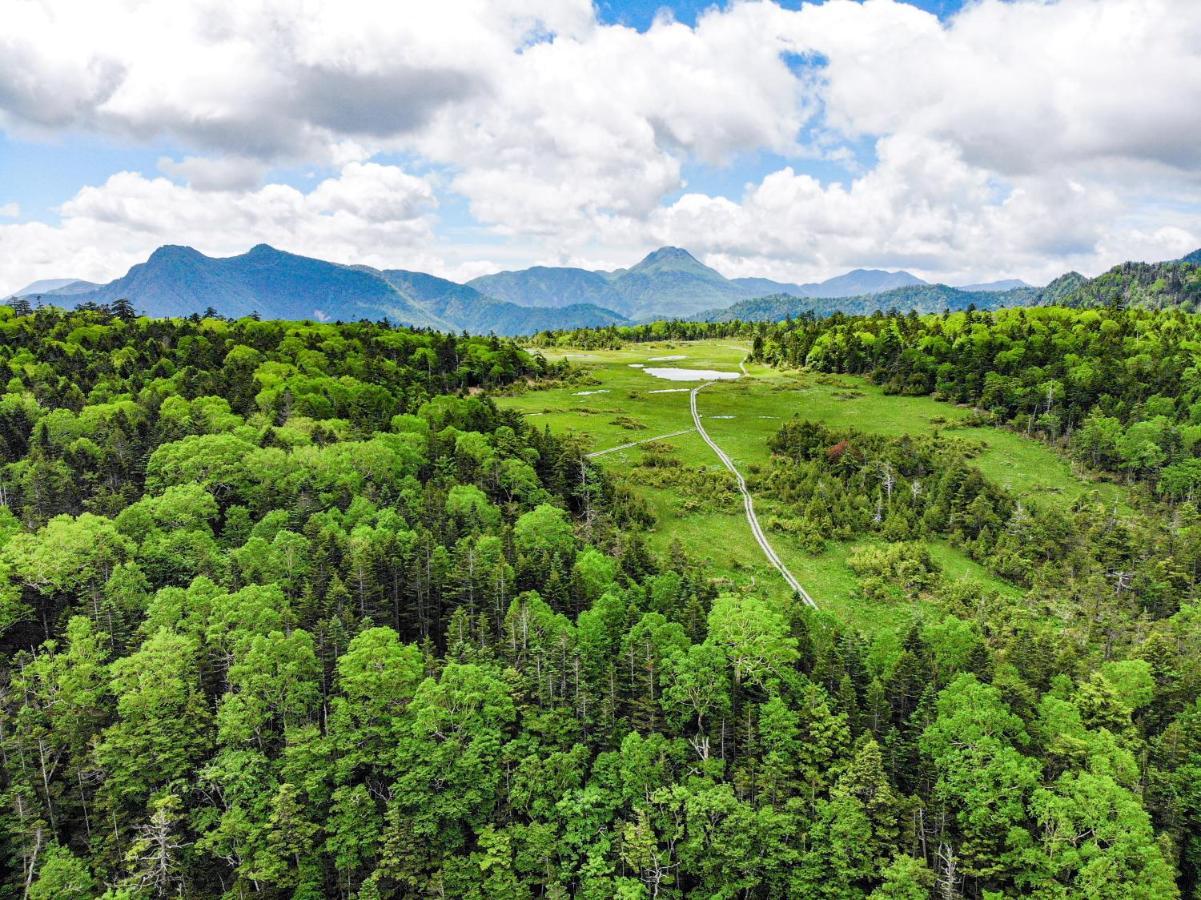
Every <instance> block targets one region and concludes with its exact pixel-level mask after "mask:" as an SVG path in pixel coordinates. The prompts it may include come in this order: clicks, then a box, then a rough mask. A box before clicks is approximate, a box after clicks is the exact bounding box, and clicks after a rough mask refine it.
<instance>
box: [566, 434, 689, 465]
mask: <svg viewBox="0 0 1201 900" xmlns="http://www.w3.org/2000/svg"><path fill="white" fill-rule="evenodd" d="M695 430H696V429H695V428H685V429H683V430H682V431H673V432H672V433H671V434H656V435H655V436H654V437H648V438H643V439H642V440H640V441H630V442H629V443H628V444H619V445H618V446H616V447H610V448H609V449H608V450H597V451H595V452H593V453H585V454H584V455H585V456H586V457H588V459H596V458H597V457H598V456H604V455H605V454H606V453H616V452H617V451H618V450H629V449H630V448H631V447H637V446H638V445H639V444H649V443H650V442H651V441H662V440H666V439H667V438H669V437H679V436H680V435H681V434H688V432H690V431H695Z"/></svg>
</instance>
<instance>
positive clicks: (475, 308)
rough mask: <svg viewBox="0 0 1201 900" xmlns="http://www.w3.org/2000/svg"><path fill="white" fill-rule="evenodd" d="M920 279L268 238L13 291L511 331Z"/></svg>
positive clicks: (145, 308) (665, 252) (61, 298)
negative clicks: (778, 273)
mask: <svg viewBox="0 0 1201 900" xmlns="http://www.w3.org/2000/svg"><path fill="white" fill-rule="evenodd" d="M924 283H925V282H923V281H921V279H919V278H917V277H916V276H914V275H911V274H909V273H908V272H885V271H879V270H872V269H856V270H855V271H853V272H848V273H847V274H845V275H840V276H838V277H837V278H832V279H830V280H828V281H825V282H821V283H815V284H804V285H798V284H785V283H782V282H777V281H772V280H770V279H766V278H736V279H729V278H726V277H725V276H723V275H722V274H721V273H720V272H718V271H717V270H716V269H713V268H711V267H709V266H706V265H705V264H704V263H702V262H700V260H698V259H696V257H694V256H693V255H692V254H691V253H689V252H688V251H687V250H682V249H680V248H678V247H662V248H660V249H658V250H655V251H654V252H653V253H650V254H648V255H647V256H646V257H645V258H644V259H642V260H641V261H639V262H638V263H637V264H635V265H633V266H631V267H629V268H628V269H616V270H614V271H608V272H605V271H589V270H587V269H578V268H568V267H549V266H535V267H533V268H529V269H523V270H521V271H514V272H499V273H497V274H495V275H486V276H483V277H481V278H476V279H473V280H472V281H470V282H468V283H466V284H459V283H457V282H454V281H449V280H447V279H444V278H438V277H436V276H433V275H428V274H426V273H424V272H412V271H407V270H404V269H374V268H371V267H369V266H345V265H339V264H337V263H331V262H327V261H325V260H320V259H314V258H311V257H306V256H298V255H296V254H293V253H286V252H284V251H281V250H276V249H275V248H273V247H269V246H267V245H266V244H260V245H258V246H256V247H254V248H252V249H251V250H250V251H248V252H247V253H243V254H241V255H239V256H231V257H224V258H215V257H210V256H206V255H204V254H203V253H201V252H200V251H198V250H194V249H193V248H191V247H181V246H174V245H168V246H164V247H160V248H159V249H158V250H156V251H154V253H152V254H151V255H150V257H149V258H148V259H147V260H146V262H144V263H139V264H138V265H135V266H134V267H133V268H131V269H130V270H129V271H128V272H127V273H126V274H125V275H123V276H122V277H120V278H118V279H116V280H114V281H111V282H109V283H108V284H103V285H100V284H93V283H91V282H87V281H81V280H77V279H46V280H43V281H39V282H35V283H34V284H32V285H29V286H28V287H26V288H24V289H22V290H21V291H18V292H17V293H16V295H15V296H22V297H27V298H36V299H40V300H41V301H43V302H50V303H54V302H59V303H62V304H64V305H66V304H69V305H78V304H81V303H96V304H107V303H112V302H113V301H114V300H117V299H119V298H125V299H127V300H129V301H130V303H132V304H133V306H134V307H135V308H136V309H138V310H140V311H142V312H145V313H147V314H149V315H154V316H185V315H190V314H191V313H194V312H199V311H202V310H204V309H207V308H210V307H211V308H213V309H215V310H217V311H218V312H220V313H222V314H223V315H227V316H233V317H238V316H244V315H249V314H250V313H252V312H253V313H258V314H259V315H261V316H263V317H267V318H280V319H306V318H307V319H330V320H333V319H338V320H353V319H360V318H371V319H380V318H383V317H385V316H386V317H387V318H389V319H390V320H391V321H393V322H396V323H398V324H403V325H412V326H416V327H428V328H437V329H442V330H450V331H460V330H465V331H471V332H476V333H480V332H483V333H487V332H496V333H498V334H510V335H511V334H529V333H531V332H535V331H542V330H545V329H551V328H583V327H595V326H600V325H609V324H616V323H621V322H627V321H636V320H646V319H653V318H685V317H688V316H692V315H695V314H697V313H700V312H702V311H704V310H709V309H713V308H715V307H722V308H724V307H727V306H730V305H732V304H735V303H738V302H740V301H743V300H746V299H748V298H751V297H758V296H762V295H763V294H765V293H772V294H789V295H792V296H798V297H800V296H831V297H842V296H854V295H862V294H870V293H873V292H876V291H882V290H889V289H891V288H895V287H898V286H901V285H921V284H924ZM68 298H69V299H68Z"/></svg>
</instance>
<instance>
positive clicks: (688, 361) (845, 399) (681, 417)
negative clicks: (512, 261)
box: [497, 340, 1122, 630]
mask: <svg viewBox="0 0 1201 900" xmlns="http://www.w3.org/2000/svg"><path fill="white" fill-rule="evenodd" d="M747 349H748V348H747V346H746V345H745V344H740V343H739V342H737V341H732V340H731V341H720V340H718V341H698V342H666V343H652V344H633V345H629V346H627V347H625V348H623V349H621V350H610V351H602V350H590V351H583V350H581V351H575V350H553V351H543V352H544V353H545V355H546V356H547V357H548V358H551V359H567V360H569V361H570V362H572V363H574V364H576V365H577V366H579V367H581V368H582V369H583V370H584V371H585V373H586V377H584V378H582V379H580V380H578V381H576V382H575V383H573V384H571V385H567V386H555V387H553V388H548V389H537V388H535V389H528V390H525V391H523V392H520V393H515V394H511V395H507V396H500V397H498V398H497V402H498V403H499V404H500V405H501V406H503V407H507V408H512V409H517V410H520V411H521V412H523V413H525V414H526V415H527V416H530V417H532V421H533V423H534V424H536V425H538V426H539V427H542V426H548V427H549V428H550V429H551V430H552V431H553V432H556V433H559V434H568V433H571V434H575V435H577V436H579V438H580V439H581V440H583V441H585V442H586V443H587V444H588V446H589V447H590V449H591V450H592V451H593V452H598V453H601V454H602V455H600V456H599V457H598V458H597V459H598V462H599V463H601V464H602V465H603V466H604V467H605V469H606V470H607V471H608V472H610V473H611V474H613V475H614V476H615V477H616V478H618V479H619V480H620V481H622V482H623V483H624V484H626V485H627V486H628V487H629V488H630V489H631V490H633V491H634V493H636V494H637V495H638V496H639V497H641V498H642V499H644V500H645V501H646V502H647V503H648V504H649V505H650V506H651V508H652V509H653V510H654V512H655V514H656V517H657V520H658V521H657V524H656V527H655V528H654V529H653V531H652V533H651V534H650V535H649V541H650V544H651V546H652V547H654V548H655V549H658V550H665V549H667V548H668V547H669V546H670V545H671V543H672V542H673V541H675V540H679V541H680V542H681V543H682V544H683V545H684V546H686V547H688V548H689V552H690V553H692V554H693V555H698V556H701V557H702V558H706V559H707V560H708V562H709V563H710V564H711V565H712V566H713V568H714V569H715V570H716V571H717V572H718V573H719V575H720V576H721V577H723V578H725V579H728V581H729V582H730V584H731V585H732V586H733V587H736V588H739V589H753V590H755V591H756V592H758V593H760V594H763V595H765V596H769V597H783V596H784V595H785V594H786V592H787V588H786V586H785V585H784V582H783V580H782V579H781V578H780V576H779V574H778V573H777V572H776V571H775V570H774V569H772V568H771V566H770V565H769V564H768V563H767V561H766V559H764V557H763V553H762V551H761V550H760V548H759V546H758V545H757V544H756V543H755V540H754V538H753V537H752V535H751V532H750V528H749V527H748V525H747V523H746V520H745V518H744V516H743V512H742V504H741V501H740V500H739V499H738V497H737V494H735V493H733V492H718V499H714V496H713V495H711V494H709V495H707V496H688V495H687V492H681V491H680V490H679V489H678V488H674V487H656V486H655V485H653V484H650V483H648V479H647V477H646V475H645V473H646V471H647V470H645V469H643V468H640V467H639V466H638V463H639V461H640V460H641V459H643V457H644V456H645V454H646V450H647V448H646V447H645V446H643V445H639V446H634V447H630V448H628V449H623V450H616V451H614V452H608V453H605V452H603V451H607V450H610V449H611V448H615V447H620V446H621V445H624V444H629V443H631V442H634V441H647V440H648V439H651V438H657V437H658V436H660V435H670V434H672V433H673V432H680V431H683V430H685V429H691V428H692V417H691V414H690V412H689V393H688V392H689V390H690V389H691V388H693V387H695V386H696V384H697V383H698V382H676V381H669V380H665V379H662V378H657V377H654V376H652V375H651V374H648V373H647V372H646V371H644V368H642V367H679V368H688V369H714V370H718V371H723V372H731V373H734V372H739V364H740V362H741V361H742V360H743V359H744V358H745V356H746V353H747ZM662 357H683V359H674V360H673V359H662ZM745 371H746V372H747V374H746V375H745V376H744V377H741V378H739V379H738V380H736V381H718V382H716V383H714V384H711V385H709V386H708V387H706V388H704V389H703V390H702V391H701V392H700V393H699V395H698V409H699V411H700V414H701V416H702V420H703V421H704V424H705V428H706V429H707V430H708V432H709V434H710V436H711V437H712V438H713V439H714V440H715V441H716V442H717V443H718V444H719V445H721V447H722V448H723V449H724V450H725V451H726V453H728V454H729V455H730V457H731V458H732V459H733V460H734V462H735V464H736V465H737V466H738V467H739V469H740V470H742V472H743V473H744V474H747V475H749V474H751V473H752V472H754V471H755V468H756V467H757V466H760V465H762V464H764V463H766V462H767V460H768V458H769V456H770V452H769V450H768V441H769V439H770V438H771V436H772V435H773V434H774V433H775V432H776V431H777V429H779V427H780V425H781V424H782V422H783V421H784V420H786V419H788V418H791V417H793V416H797V417H801V418H805V419H811V420H815V421H820V422H823V423H825V424H826V425H828V426H830V427H834V428H838V427H854V428H858V429H861V430H863V431H870V432H878V433H883V434H888V435H899V434H904V433H921V432H933V431H936V430H939V429H953V431H954V433H955V434H956V436H958V437H961V438H963V439H965V440H970V441H974V442H977V443H979V444H980V446H981V450H980V453H979V454H978V456H976V458H975V460H974V461H975V463H976V465H978V466H979V468H980V469H981V471H982V472H984V474H985V475H986V476H987V477H988V478H990V479H991V480H993V481H995V482H996V483H998V484H1000V485H1002V486H1004V487H1005V488H1006V489H1008V490H1009V491H1011V492H1012V493H1013V494H1015V495H1017V496H1018V497H1020V498H1022V499H1023V501H1025V502H1027V503H1030V504H1056V505H1064V506H1066V505H1070V504H1071V503H1072V502H1074V501H1075V500H1077V499H1078V498H1080V497H1082V496H1084V495H1087V494H1089V493H1091V492H1096V493H1097V495H1098V496H1101V497H1103V498H1104V499H1105V500H1106V501H1107V502H1113V503H1115V504H1121V502H1122V500H1121V497H1122V495H1121V489H1120V488H1118V487H1117V486H1116V485H1113V484H1109V483H1103V482H1093V481H1089V480H1086V479H1085V478H1083V477H1081V476H1080V475H1078V474H1077V473H1075V472H1073V470H1072V466H1071V465H1070V463H1069V462H1068V461H1067V460H1066V459H1064V458H1063V457H1062V456H1060V455H1059V454H1058V453H1056V452H1055V451H1054V450H1052V449H1050V448H1048V447H1046V446H1045V445H1043V444H1041V443H1039V442H1037V441H1035V440H1031V439H1028V438H1025V437H1023V436H1022V435H1019V434H1015V433H1012V432H1008V431H1004V430H1001V429H997V428H989V427H985V428H979V427H967V426H963V425H962V423H963V422H964V420H966V419H967V418H968V416H969V414H970V412H969V410H967V409H963V408H959V407H956V406H954V405H952V404H949V403H942V402H939V401H937V400H934V399H932V398H929V397H898V396H889V395H885V394H884V393H883V391H881V390H880V389H879V388H878V387H876V386H875V385H872V384H871V383H869V382H867V381H865V380H863V379H860V378H855V377H849V376H843V375H836V376H832V375H823V374H819V373H811V372H801V371H780V370H777V369H773V368H771V367H768V366H762V365H756V364H746V365H745ZM651 449H653V450H654V451H655V452H656V453H657V454H663V455H668V456H671V457H674V458H676V459H678V460H679V462H680V463H681V464H682V465H684V466H689V467H698V466H699V467H703V468H705V469H706V470H709V471H711V472H713V473H715V477H716V478H720V479H724V478H728V476H727V475H725V470H724V469H723V468H722V466H721V463H720V462H719V461H718V459H717V458H716V456H715V455H714V454H713V452H712V450H710V449H709V448H708V447H707V446H706V445H705V443H704V442H703V441H702V440H701V438H700V436H699V435H698V434H696V432H695V431H689V432H688V433H685V434H676V435H674V436H671V437H667V438H664V439H662V440H656V441H654V442H653V444H652V447H651ZM730 481H731V483H732V479H730ZM701 493H705V494H708V492H707V491H701ZM755 506H756V510H757V511H758V514H759V519H760V521H761V523H762V524H763V526H764V527H765V529H767V531H768V536H769V539H770V540H771V542H772V545H773V546H774V547H775V549H776V551H777V552H778V553H779V554H780V556H781V558H782V559H783V560H784V561H785V563H786V564H787V565H788V567H789V568H790V569H791V570H792V572H793V573H794V574H795V575H796V576H797V578H798V579H799V580H800V581H801V583H802V584H804V585H805V587H806V589H807V590H808V591H809V592H810V594H812V595H813V597H814V599H815V600H816V601H817V603H818V605H819V606H821V607H822V608H824V609H828V610H830V611H831V612H834V613H836V614H837V615H839V616H840V617H842V618H843V619H845V620H846V621H849V622H851V623H853V624H855V625H857V626H859V627H861V628H866V629H870V630H875V629H877V628H879V627H881V626H884V625H888V624H890V623H894V622H895V621H898V620H899V619H901V618H902V617H904V616H905V615H907V614H908V610H905V609H898V608H896V607H888V608H881V607H880V605H879V604H867V603H865V602H864V601H863V600H862V599H860V598H858V597H857V592H856V577H855V575H854V573H852V572H851V570H850V569H849V568H848V567H847V564H846V558H847V556H848V554H849V553H850V552H851V551H852V550H853V549H854V547H855V546H856V544H831V545H829V546H828V547H827V548H826V549H825V550H824V551H823V552H821V553H819V554H811V553H808V552H806V551H805V550H803V549H802V548H801V547H800V546H798V545H797V543H796V542H795V541H794V540H792V539H791V538H790V536H789V535H788V534H786V533H781V532H779V531H775V530H773V529H772V528H771V527H770V523H771V521H772V519H773V517H774V516H775V515H776V514H778V513H780V514H782V513H783V512H784V511H783V510H781V509H778V508H777V507H776V504H774V503H773V502H772V499H771V498H770V497H768V496H762V495H756V496H755ZM931 552H932V553H933V555H934V557H935V559H936V560H937V561H938V563H939V564H940V566H941V567H942V569H943V571H944V572H945V573H946V574H948V575H949V576H950V577H952V578H970V579H974V580H975V581H976V582H978V583H980V584H981V585H982V586H984V587H985V588H986V589H988V590H1001V591H1016V590H1017V588H1015V587H1013V586H1012V585H1008V584H1006V583H1005V582H1002V581H1000V580H998V579H996V578H995V577H993V576H991V575H990V574H989V573H988V572H987V571H985V570H984V569H983V568H982V567H980V566H979V565H977V564H976V563H975V562H973V561H972V560H970V559H968V558H967V557H966V556H965V555H964V554H963V553H961V552H960V551H958V550H956V549H955V548H953V547H951V546H949V545H947V544H945V543H935V544H932V546H931Z"/></svg>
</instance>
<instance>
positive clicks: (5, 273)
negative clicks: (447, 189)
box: [0, 163, 438, 285]
mask: <svg viewBox="0 0 1201 900" xmlns="http://www.w3.org/2000/svg"><path fill="white" fill-rule="evenodd" d="M435 206H436V198H435V196H434V191H433V188H432V187H431V185H430V184H429V182H428V181H426V180H425V179H422V178H418V177H416V176H413V175H410V174H408V173H406V172H404V171H402V170H401V169H400V168H398V167H396V166H383V165H378V164H375V163H350V164H348V165H346V166H345V167H343V168H342V170H341V172H340V173H339V174H338V175H337V176H336V177H332V178H328V179H326V180H324V181H322V182H321V183H320V184H318V185H317V186H316V187H315V188H313V190H311V191H309V192H308V193H305V192H302V191H300V190H297V189H296V188H294V187H291V186H289V185H284V184H267V185H264V186H262V187H260V188H256V189H253V190H200V189H198V188H195V187H191V186H188V185H180V184H177V183H175V182H173V181H170V180H168V179H167V178H163V177H157V178H147V177H145V176H143V175H141V174H138V173H135V172H119V173H117V174H115V175H113V176H111V177H110V178H109V179H108V180H107V181H106V182H105V183H104V184H102V185H98V186H94V187H85V188H83V189H82V190H80V191H79V193H78V194H76V195H75V196H74V197H73V198H71V199H70V200H69V201H68V202H66V203H64V204H63V205H62V207H61V210H60V214H61V219H62V221H61V223H60V224H58V225H48V224H45V223H40V222H30V223H21V224H10V225H0V285H17V284H19V283H21V282H23V281H29V280H31V279H32V278H37V277H49V276H50V275H51V274H52V273H55V272H63V271H70V272H73V273H78V277H82V278H88V279H99V280H109V279H111V278H113V277H115V276H116V275H118V274H123V273H124V270H125V269H126V268H128V267H129V266H131V265H133V264H134V263H136V262H141V261H143V260H144V259H145V258H146V256H147V254H148V253H149V252H150V250H152V249H154V248H155V247H157V246H159V245H160V244H166V243H175V244H190V245H192V246H194V247H196V248H197V249H199V250H201V251H203V252H205V253H209V254H212V255H217V256H221V255H231V254H236V253H241V252H244V251H245V250H247V249H248V248H249V247H251V246H252V245H254V244H256V243H260V242H266V243H270V244H273V245H274V246H277V247H279V248H280V249H284V250H289V251H292V252H296V253H302V254H307V255H313V256H320V257H322V258H325V259H333V260H337V261H342V262H352V263H366V264H373V265H386V264H391V263H394V262H395V261H397V260H401V259H411V260H414V261H416V262H421V263H434V264H437V263H438V261H437V260H436V259H431V258H430V257H429V255H428V253H427V252H426V251H425V250H423V249H422V248H426V247H428V246H429V244H430V243H431V231H430V228H431V217H432V215H433V212H434V208H435Z"/></svg>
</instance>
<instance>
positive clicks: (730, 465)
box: [688, 381, 817, 609]
mask: <svg viewBox="0 0 1201 900" xmlns="http://www.w3.org/2000/svg"><path fill="white" fill-rule="evenodd" d="M713 383H714V382H712V381H706V382H705V383H704V384H702V385H700V386H699V387H694V388H693V389H692V391H691V392H690V393H689V395H688V399H689V401H690V404H691V407H692V424H693V425H694V426H695V427H696V430H697V433H698V434H700V436H701V439H702V440H704V442H705V443H706V444H708V445H709V449H711V450H712V451H713V452H714V453H716V454H717V458H718V459H720V460H721V461H722V465H724V466H725V467H726V468H727V469H729V470H730V472H731V474H733V476H734V478H735V479H736V480H737V481H738V490H739V491H740V492H741V493H742V505H743V507H744V508H745V509H746V520H747V523H748V524H749V525H750V526H751V533H752V534H753V535H754V536H755V540H756V541H757V542H758V544H759V547H760V548H761V549H762V550H763V553H764V555H765V556H766V557H767V561H768V562H770V563H771V564H772V565H773V566H775V568H776V571H778V572H779V573H780V574H781V575H783V576H784V580H785V581H786V582H788V586H789V587H790V588H792V589H793V590H794V591H796V592H797V594H798V595H800V598H801V599H802V600H804V601H805V602H806V603H807V604H808V605H809V606H811V607H813V608H814V609H817V604H816V603H814V602H813V598H812V597H810V596H809V592H808V591H806V590H805V589H804V588H803V587H802V586H801V583H800V582H799V581H797V580H796V576H795V575H793V574H792V573H791V572H789V571H788V567H787V566H786V565H784V561H783V560H782V559H780V557H779V555H778V554H777V553H776V551H775V549H773V547H772V545H771V544H770V543H769V542H768V540H767V535H765V534H764V533H763V529H762V528H761V527H760V526H759V518H758V516H756V515H755V501H754V500H753V499H752V498H751V492H750V491H749V490H747V486H746V479H745V478H743V477H742V473H741V472H739V471H738V468H737V467H736V466H735V465H734V462H733V460H731V459H730V457H729V456H727V455H726V452H725V451H724V450H722V449H721V447H719V446H717V443H716V442H715V441H714V440H713V438H711V437H709V432H707V431H705V426H704V425H702V424H701V416H700V413H698V412H697V411H696V395H697V392H698V391H700V390H702V389H703V388H707V387H709V385H711V384H713Z"/></svg>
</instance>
